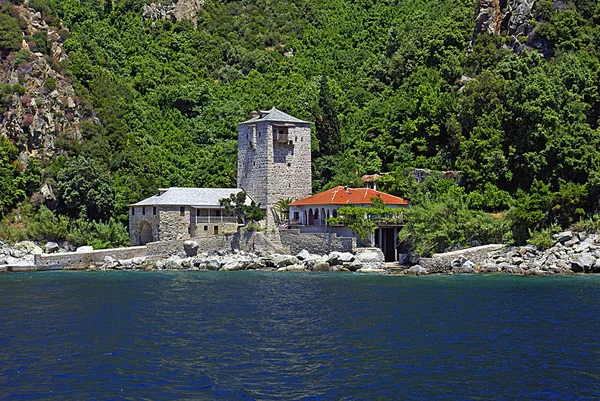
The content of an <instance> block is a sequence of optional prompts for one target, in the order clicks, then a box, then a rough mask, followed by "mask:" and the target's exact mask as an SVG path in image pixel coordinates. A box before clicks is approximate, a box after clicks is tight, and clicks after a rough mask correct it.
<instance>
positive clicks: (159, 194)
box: [157, 188, 169, 196]
mask: <svg viewBox="0 0 600 401" xmlns="http://www.w3.org/2000/svg"><path fill="white" fill-rule="evenodd" d="M168 190H169V188H158V194H157V196H161V195H162V194H164V193H165V192H167V191H168Z"/></svg>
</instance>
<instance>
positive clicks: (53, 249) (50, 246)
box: [44, 241, 60, 253]
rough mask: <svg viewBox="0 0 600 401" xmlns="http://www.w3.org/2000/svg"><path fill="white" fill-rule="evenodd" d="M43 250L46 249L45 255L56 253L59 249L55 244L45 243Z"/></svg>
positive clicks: (51, 242)
mask: <svg viewBox="0 0 600 401" xmlns="http://www.w3.org/2000/svg"><path fill="white" fill-rule="evenodd" d="M44 249H46V253H55V252H58V250H59V249H60V247H59V246H58V244H57V243H56V242H53V241H48V242H46V246H44Z"/></svg>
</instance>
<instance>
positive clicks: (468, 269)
mask: <svg viewBox="0 0 600 401" xmlns="http://www.w3.org/2000/svg"><path fill="white" fill-rule="evenodd" d="M452 272H453V273H458V274H464V273H476V272H477V270H476V266H475V263H473V262H471V261H470V260H467V261H465V263H463V264H462V265H461V266H458V267H452Z"/></svg>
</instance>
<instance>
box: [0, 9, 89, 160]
mask: <svg viewBox="0 0 600 401" xmlns="http://www.w3.org/2000/svg"><path fill="white" fill-rule="evenodd" d="M13 16H15V17H18V18H20V19H22V20H24V21H25V22H26V26H27V27H26V32H24V34H23V43H22V48H21V50H20V51H18V52H13V53H12V54H10V55H8V56H7V57H4V58H3V59H2V61H1V71H0V82H2V83H4V84H10V85H13V87H14V88H19V90H15V91H14V93H13V95H12V97H10V99H9V100H8V102H7V104H6V105H5V108H4V110H2V112H3V114H2V115H0V135H4V136H6V137H8V138H9V139H11V140H12V141H13V142H14V143H15V145H16V146H17V147H18V148H19V149H20V150H21V151H22V152H23V153H24V154H25V155H26V156H27V157H36V158H46V157H54V156H57V155H60V154H63V153H64V150H63V149H61V146H60V142H61V141H62V140H65V141H71V142H73V141H75V142H77V141H81V140H82V135H81V124H82V123H83V122H84V121H85V120H88V119H94V114H93V110H92V108H91V106H89V105H87V104H86V103H85V101H83V100H82V99H80V98H78V97H77V96H76V95H75V89H74V88H73V85H72V82H71V80H70V79H69V78H68V77H66V76H65V75H64V70H63V69H62V68H61V67H60V64H63V63H64V62H65V61H66V60H67V55H66V53H65V50H64V48H63V43H62V42H63V40H64V39H65V38H66V37H68V31H67V30H66V29H65V28H64V27H62V26H58V27H57V26H50V25H49V24H48V23H47V22H46V21H44V19H43V18H42V16H41V15H40V13H39V12H36V11H34V10H32V9H28V8H25V7H15V8H14V9H13ZM36 34H37V37H38V38H39V37H42V38H43V37H44V35H45V37H46V38H47V42H46V53H47V54H43V53H41V52H39V49H38V48H37V46H36V43H34V42H33V41H29V42H27V38H28V37H32V36H33V35H36Z"/></svg>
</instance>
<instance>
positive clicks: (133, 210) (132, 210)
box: [131, 207, 135, 216]
mask: <svg viewBox="0 0 600 401" xmlns="http://www.w3.org/2000/svg"><path fill="white" fill-rule="evenodd" d="M131 215H132V216H135V208H134V207H132V208H131Z"/></svg>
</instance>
